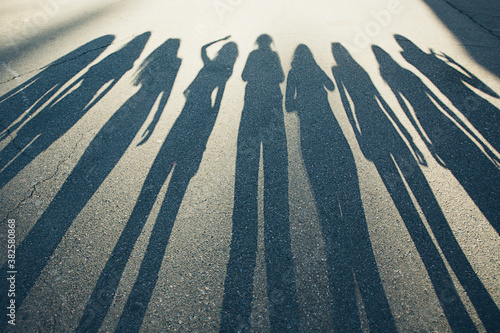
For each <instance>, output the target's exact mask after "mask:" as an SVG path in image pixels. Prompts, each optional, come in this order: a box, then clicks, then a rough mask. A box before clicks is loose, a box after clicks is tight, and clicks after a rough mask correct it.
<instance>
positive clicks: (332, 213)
mask: <svg viewBox="0 0 500 333" xmlns="http://www.w3.org/2000/svg"><path fill="white" fill-rule="evenodd" d="M325 88H326V89H328V90H330V91H332V90H333V89H334V85H333V82H332V80H331V79H330V78H329V77H328V76H327V75H326V74H325V72H323V71H322V70H321V68H320V67H319V66H318V65H317V64H316V62H315V60H314V58H313V55H312V53H311V51H310V50H309V48H308V47H307V46H305V45H303V44H302V45H299V46H298V47H297V49H296V50H295V55H294V59H293V62H292V69H291V70H290V72H289V74H288V80H287V87H286V102H285V105H286V109H287V111H288V112H292V111H297V114H298V116H299V119H300V144H301V150H302V158H303V160H304V164H305V167H306V170H307V173H308V175H309V180H310V183H311V187H312V190H313V194H314V198H315V201H316V207H317V210H318V213H319V218H320V222H321V229H322V232H323V238H324V240H325V249H326V254H327V265H328V275H329V281H330V290H331V293H332V295H333V298H334V301H333V311H334V314H335V317H334V323H335V328H336V331H337V332H359V331H361V323H360V317H359V314H360V309H358V306H357V300H356V283H357V285H358V287H359V290H360V291H361V295H362V299H363V304H364V308H365V310H366V313H367V317H368V321H369V326H370V331H371V332H396V326H395V323H394V319H393V318H392V315H391V309H390V307H389V303H388V302H387V298H386V296H385V292H384V289H383V286H382V281H381V279H380V275H379V273H378V268H377V264H376V261H375V256H374V254H373V249H372V246H371V243H370V235H369V233H368V228H367V225H366V220H365V215H364V210H363V204H362V202H361V194H360V191H359V182H358V175H357V171H356V165H355V162H354V156H353V154H352V152H351V149H350V147H349V144H348V143H347V140H346V138H345V137H344V134H343V133H342V130H341V128H340V126H339V124H338V122H337V120H336V119H335V116H334V114H333V112H332V109H331V107H330V104H329V102H328V95H327V91H326V90H325Z"/></svg>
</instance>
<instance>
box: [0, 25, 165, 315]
mask: <svg viewBox="0 0 500 333" xmlns="http://www.w3.org/2000/svg"><path fill="white" fill-rule="evenodd" d="M150 35H151V33H149V32H147V33H144V34H142V35H140V36H137V37H135V38H134V39H133V40H132V41H130V42H129V43H128V44H127V45H125V46H124V47H123V48H122V49H121V50H120V51H118V52H116V53H114V54H112V55H110V56H108V57H107V58H106V59H104V60H102V61H101V62H100V63H99V64H97V65H95V66H93V67H92V68H91V69H90V70H89V71H92V72H94V71H96V72H97V71H98V70H99V72H100V71H105V70H106V68H108V66H109V68H110V72H103V73H95V75H97V79H96V80H97V82H94V83H91V82H88V83H87V80H88V81H92V80H93V77H94V75H89V76H88V77H86V78H85V79H83V80H84V81H83V82H82V86H80V88H78V89H77V90H75V91H74V92H73V93H71V94H70V95H68V97H66V98H68V99H70V100H78V101H79V102H81V101H82V100H85V102H84V103H82V104H79V103H77V105H79V108H78V111H80V110H81V107H84V106H85V105H86V104H87V103H88V102H90V98H91V97H92V95H93V94H91V95H90V96H86V94H87V93H88V91H87V90H86V89H89V88H90V89H92V90H91V91H93V88H100V87H102V85H103V84H104V83H105V82H108V81H109V80H118V79H119V78H120V77H121V76H122V75H123V74H124V73H125V72H127V71H128V70H129V69H131V68H132V67H133V64H134V62H135V61H136V60H137V58H138V57H139V55H140V54H141V52H142V50H143V48H144V46H145V45H146V42H147V41H148V39H149V37H150ZM103 62H104V63H103ZM105 64H106V65H105ZM108 75H111V77H109V76H108ZM80 89H82V90H83V91H80V92H79V91H78V90H80ZM145 91H148V88H144V89H143V91H142V92H140V94H141V95H142V97H143V98H144V97H147V96H148V94H147V93H145ZM73 94H75V95H77V96H73V97H72V96H71V95H73ZM138 94H139V93H138ZM136 96H137V94H136ZM155 100H156V96H155V97H154V98H153V101H150V106H152V105H153V103H154V101H155ZM59 103H61V106H60V107H62V106H63V105H64V106H66V107H69V105H68V104H67V103H69V102H65V101H61V102H59ZM59 103H58V104H56V106H54V107H55V108H57V109H59V108H60V107H59V106H57V105H59ZM143 103H146V101H145V100H144V99H141V100H136V99H134V97H133V98H131V99H130V100H129V101H128V102H126V103H125V104H124V105H123V106H122V107H121V108H120V109H119V110H118V111H116V112H115V114H114V115H113V116H112V117H111V118H110V119H109V120H108V122H107V123H106V124H105V125H104V126H103V128H102V129H101V130H100V131H99V133H97V135H96V136H95V138H94V139H93V140H92V142H91V143H90V145H89V146H88V148H87V149H86V150H85V152H84V153H83V155H82V157H81V158H80V160H79V161H78V163H77V164H76V166H75V167H74V168H73V170H72V171H71V173H70V175H69V176H68V177H67V178H66V180H65V182H64V183H63V185H62V187H61V188H60V190H59V191H58V192H57V194H56V195H55V197H54V199H53V200H52V202H51V203H50V204H49V206H48V207H47V209H46V210H45V212H44V213H43V214H42V216H40V218H39V219H38V221H37V222H36V224H35V225H34V226H33V228H32V229H31V230H30V231H29V232H28V234H27V235H26V237H25V238H24V240H23V241H22V243H21V244H20V245H19V247H18V248H17V255H18V256H19V257H22V258H23V260H19V261H18V263H17V271H18V272H19V275H18V278H17V280H16V284H17V293H16V303H17V304H18V305H20V304H21V303H22V302H23V300H24V299H25V297H26V296H27V295H28V293H29V291H30V289H31V287H32V286H33V285H34V284H35V282H36V280H37V279H38V277H39V275H40V274H41V272H42V270H43V268H44V267H45V265H46V264H47V263H48V261H49V260H50V258H51V256H52V254H53V253H54V251H55V249H56V248H57V246H58V245H59V242H60V241H61V239H62V238H63V236H64V235H65V233H66V231H67V230H68V228H69V227H70V226H71V224H72V223H73V220H74V219H75V218H76V217H77V216H78V214H79V213H80V212H81V210H82V209H83V207H84V206H85V205H86V203H87V202H88V200H90V198H91V197H92V195H93V194H94V193H95V191H97V189H98V188H99V186H100V185H101V184H102V182H103V181H104V179H105V178H106V177H107V175H108V174H109V173H110V172H111V170H112V169H113V167H114V166H115V165H116V163H118V161H119V159H120V158H121V156H122V155H123V153H124V152H125V150H126V149H127V147H128V146H129V144H130V142H131V141H132V139H133V138H134V136H135V134H136V132H137V131H138V130H139V128H140V126H141V125H142V121H144V120H145V119H146V117H147V114H148V112H149V110H150V109H147V106H146V105H144V104H143ZM59 111H62V110H59ZM74 113H75V114H77V113H78V112H77V111H74ZM56 115H57V113H56ZM68 117H70V116H68ZM141 118H142V119H143V120H142V119H141ZM75 120H76V119H75ZM3 269H4V270H5V271H7V269H6V266H5V265H4V266H3ZM3 283H4V282H3V281H2V284H1V285H0V286H2V287H3V286H4V285H3ZM5 290H6V289H5Z"/></svg>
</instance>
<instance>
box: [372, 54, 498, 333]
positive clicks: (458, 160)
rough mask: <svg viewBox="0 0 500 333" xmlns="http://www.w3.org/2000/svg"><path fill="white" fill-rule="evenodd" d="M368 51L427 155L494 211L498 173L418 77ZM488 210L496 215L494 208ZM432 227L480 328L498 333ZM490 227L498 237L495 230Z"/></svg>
mask: <svg viewBox="0 0 500 333" xmlns="http://www.w3.org/2000/svg"><path fill="white" fill-rule="evenodd" d="M372 48H373V52H374V54H375V56H376V58H377V60H378V62H379V64H380V74H381V76H382V78H383V79H384V80H385V81H386V82H387V84H388V85H389V86H390V87H391V89H392V91H393V92H394V94H395V95H396V97H397V99H398V100H399V103H400V105H401V107H402V109H403V110H404V111H405V113H406V115H407V116H408V118H409V119H410V121H411V122H412V124H413V125H414V127H415V129H416V130H417V131H418V132H419V134H420V136H421V137H422V140H424V142H425V143H426V144H427V145H428V147H429V149H430V150H431V151H432V152H433V153H434V154H435V155H436V156H437V158H438V159H442V161H444V163H445V165H446V166H447V167H448V168H449V169H450V171H452V172H453V174H454V175H456V177H457V179H459V180H461V182H462V183H464V184H466V185H464V187H465V188H466V189H470V188H471V187H474V188H475V189H476V191H478V192H479V191H482V192H481V193H483V195H484V196H485V197H487V198H488V199H489V200H488V201H486V202H487V203H488V204H490V205H493V206H498V205H495V201H498V198H499V197H500V192H499V188H498V185H500V173H499V171H498V170H497V169H496V168H495V167H494V166H493V165H492V163H491V162H490V161H489V160H488V159H487V158H486V157H485V156H484V155H483V153H482V152H481V151H480V150H479V148H478V147H477V146H476V145H475V144H474V143H473V142H472V141H471V140H470V138H469V137H467V135H465V133H464V132H463V131H462V130H461V129H460V128H458V127H457V126H456V125H455V124H454V123H453V122H452V121H451V120H450V119H449V118H448V117H446V115H445V114H444V113H443V112H441V111H440V110H439V109H438V108H437V107H436V104H438V105H439V104H442V103H441V102H440V101H439V99H438V98H437V97H436V96H435V95H434V94H433V93H432V92H431V91H430V90H429V88H427V86H426V85H425V84H424V83H423V82H422V81H421V80H420V78H418V76H416V75H415V74H413V73H412V72H411V71H409V70H407V69H404V68H402V67H400V66H399V64H398V63H397V62H396V61H394V60H393V59H392V58H391V56H390V55H389V54H387V52H385V51H384V50H383V49H381V48H380V47H378V46H373V47H372ZM403 98H404V99H405V100H406V101H408V103H409V104H410V105H411V106H412V108H413V112H410V110H409V109H408V107H407V106H406V104H405V102H404V101H403ZM442 107H443V108H444V106H442ZM414 115H415V116H414ZM422 131H423V132H422ZM488 195H489V197H488ZM493 209H496V211H497V215H500V211H499V210H498V208H493ZM435 222H437V221H436V220H435V219H429V220H428V223H429V225H430V227H431V229H432V231H433V234H434V236H435V237H436V240H437V242H438V244H439V245H440V248H441V250H442V251H443V254H444V255H445V257H446V259H447V260H448V263H449V264H450V266H451V268H452V269H453V271H454V273H455V275H456V276H457V278H458V280H459V281H460V283H461V284H462V286H463V287H464V289H465V292H466V293H467V296H468V297H469V299H470V300H471V302H472V304H473V305H474V307H475V309H476V311H477V313H478V315H479V317H480V318H481V321H482V322H483V325H484V327H485V328H486V329H487V330H488V331H491V332H493V331H494V329H497V328H500V311H499V310H498V307H497V306H496V304H495V301H494V300H493V299H492V298H491V296H490V294H489V293H488V291H487V290H486V288H485V287H484V286H483V284H482V282H481V280H480V279H479V278H478V276H477V275H476V273H475V272H474V269H473V267H472V266H471V264H470V263H469V261H468V260H467V257H466V256H465V254H464V253H463V251H462V249H461V248H460V245H459V244H458V242H457V240H456V239H455V236H454V235H453V231H452V230H451V228H450V226H449V225H448V224H447V223H442V224H437V223H435ZM441 222H444V221H441ZM495 227H496V229H497V231H498V230H499V226H498V225H496V226H495Z"/></svg>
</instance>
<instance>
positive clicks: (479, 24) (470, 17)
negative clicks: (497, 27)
mask: <svg viewBox="0 0 500 333" xmlns="http://www.w3.org/2000/svg"><path fill="white" fill-rule="evenodd" d="M442 1H443V2H445V3H447V4H448V5H449V6H450V7H451V8H453V9H455V10H456V11H457V12H459V13H460V14H462V15H464V16H467V17H468V18H469V19H470V20H471V21H472V22H474V23H475V24H477V25H478V26H480V27H481V28H483V29H484V30H486V31H487V32H488V33H490V34H491V35H493V36H494V37H496V38H497V39H499V40H500V36H499V35H498V34H497V33H496V32H495V31H494V30H491V29H490V28H488V27H486V26H484V25H483V24H481V22H479V21H477V20H476V19H475V18H474V17H472V16H471V15H470V14H468V13H467V12H465V11H463V10H462V9H460V8H458V7H457V6H455V5H454V4H453V3H451V2H450V1H449V0H442Z"/></svg>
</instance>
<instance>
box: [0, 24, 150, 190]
mask: <svg viewBox="0 0 500 333" xmlns="http://www.w3.org/2000/svg"><path fill="white" fill-rule="evenodd" d="M147 38H149V33H146V34H142V35H141V36H138V37H136V38H134V39H132V40H131V41H130V42H129V43H127V44H126V45H125V46H123V47H122V48H121V49H120V50H118V51H116V52H114V53H112V54H110V55H108V56H107V57H106V58H104V59H103V60H101V61H99V62H98V63H97V64H95V65H93V66H92V67H90V68H89V69H88V71H87V72H85V73H84V74H83V75H82V76H81V77H80V78H78V80H76V81H75V82H73V83H72V84H71V85H70V86H69V87H67V88H66V89H65V90H64V91H63V92H61V93H59V94H58V97H59V98H58V99H54V100H52V101H51V102H50V103H49V105H47V106H45V107H44V109H43V110H41V111H40V112H38V113H37V114H35V115H34V116H33V118H31V119H30V120H29V121H28V122H27V123H26V124H24V125H23V127H22V128H21V129H19V131H18V132H17V133H16V136H15V138H14V139H13V140H12V141H11V142H9V143H8V144H7V146H6V147H5V148H4V149H3V150H2V151H0V170H1V169H2V168H3V170H2V171H1V172H0V188H1V187H3V186H5V184H6V183H7V182H9V181H10V180H11V179H12V178H14V177H15V176H16V175H17V174H18V173H19V172H20V171H21V170H23V168H25V167H26V166H27V165H28V164H29V163H31V162H32V161H33V160H34V159H35V158H36V157H37V156H38V155H40V154H41V153H43V152H44V151H45V150H46V149H47V148H49V147H50V146H51V145H52V144H53V143H54V142H55V141H56V140H58V139H59V138H60V137H62V136H63V135H64V134H65V133H66V132H67V131H68V130H69V129H70V128H71V127H73V126H74V125H75V124H76V123H77V122H78V121H79V120H80V119H81V118H82V117H83V116H84V115H85V114H86V113H87V112H88V111H89V110H90V109H91V108H92V106H94V105H95V104H96V103H97V102H98V101H99V100H100V99H102V98H103V97H104V96H105V95H106V94H107V93H108V92H109V91H110V90H111V89H112V88H113V86H114V85H115V84H116V83H117V82H118V81H119V80H120V78H121V77H122V76H123V75H124V74H125V73H126V72H128V71H129V70H130V69H131V68H132V66H133V64H134V62H135V60H137V58H138V57H139V55H140V52H141V51H142V49H143V48H144V45H145V43H146V41H147ZM106 85H107V86H106ZM105 86H106V88H105V89H102V88H103V87H105ZM19 152H21V153H19Z"/></svg>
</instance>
